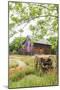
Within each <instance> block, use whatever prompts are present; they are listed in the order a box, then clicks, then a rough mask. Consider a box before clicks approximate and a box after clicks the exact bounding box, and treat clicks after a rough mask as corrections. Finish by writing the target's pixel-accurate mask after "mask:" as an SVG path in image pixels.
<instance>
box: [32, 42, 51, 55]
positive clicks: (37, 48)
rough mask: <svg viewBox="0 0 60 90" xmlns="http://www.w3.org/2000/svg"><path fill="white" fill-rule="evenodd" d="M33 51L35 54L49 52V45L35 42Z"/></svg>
mask: <svg viewBox="0 0 60 90" xmlns="http://www.w3.org/2000/svg"><path fill="white" fill-rule="evenodd" d="M33 51H34V53H35V54H51V46H50V45H39V44H37V45H36V44H35V45H34V49H33Z"/></svg>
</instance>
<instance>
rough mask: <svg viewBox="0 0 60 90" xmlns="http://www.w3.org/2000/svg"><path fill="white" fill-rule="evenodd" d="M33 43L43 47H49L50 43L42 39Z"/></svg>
mask: <svg viewBox="0 0 60 90" xmlns="http://www.w3.org/2000/svg"><path fill="white" fill-rule="evenodd" d="M34 43H38V44H45V45H51V44H50V42H49V41H48V40H43V39H41V40H39V41H37V42H34Z"/></svg>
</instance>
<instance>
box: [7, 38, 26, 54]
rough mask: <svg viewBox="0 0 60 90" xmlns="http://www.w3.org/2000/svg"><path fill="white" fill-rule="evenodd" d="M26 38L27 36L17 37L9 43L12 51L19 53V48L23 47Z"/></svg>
mask: <svg viewBox="0 0 60 90" xmlns="http://www.w3.org/2000/svg"><path fill="white" fill-rule="evenodd" d="M24 40H25V37H17V38H15V39H14V40H13V42H12V43H11V44H10V45H9V50H10V52H13V53H18V49H19V48H21V47H22V45H21V44H22V42H23V41H24Z"/></svg>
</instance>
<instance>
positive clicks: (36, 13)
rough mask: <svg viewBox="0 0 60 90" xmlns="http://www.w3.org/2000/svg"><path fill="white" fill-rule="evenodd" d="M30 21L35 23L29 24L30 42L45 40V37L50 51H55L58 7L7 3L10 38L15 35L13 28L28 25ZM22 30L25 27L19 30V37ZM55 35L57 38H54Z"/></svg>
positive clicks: (55, 5) (54, 5) (53, 5)
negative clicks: (50, 48) (50, 46)
mask: <svg viewBox="0 0 60 90" xmlns="http://www.w3.org/2000/svg"><path fill="white" fill-rule="evenodd" d="M31 21H33V22H34V21H35V25H32V24H29V30H30V31H31V32H32V41H37V40H40V39H45V37H46V39H48V40H49V41H50V43H51V44H52V49H56V47H57V41H56V39H57V40H58V5H57V4H41V3H18V2H9V36H11V37H10V38H12V36H14V35H15V34H16V32H14V27H18V26H20V25H23V24H25V25H28V23H30V22H31ZM24 28H25V26H24V27H23V28H20V31H19V33H20V36H21V34H22V33H23V32H24ZM11 32H12V33H11ZM55 35H57V36H56V37H55ZM54 38H55V39H54ZM55 41H56V42H55ZM54 44H55V45H54ZM16 47H17V45H16Z"/></svg>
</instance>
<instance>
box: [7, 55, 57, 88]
mask: <svg viewBox="0 0 60 90" xmlns="http://www.w3.org/2000/svg"><path fill="white" fill-rule="evenodd" d="M34 58H35V57H34V56H29V55H27V56H26V55H10V56H9V88H17V87H33V86H35V87H36V86H51V85H57V84H58V80H57V72H56V70H52V71H50V72H49V73H41V74H40V73H39V72H38V71H36V70H35V67H34ZM54 58H55V59H54V60H56V56H54Z"/></svg>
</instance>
